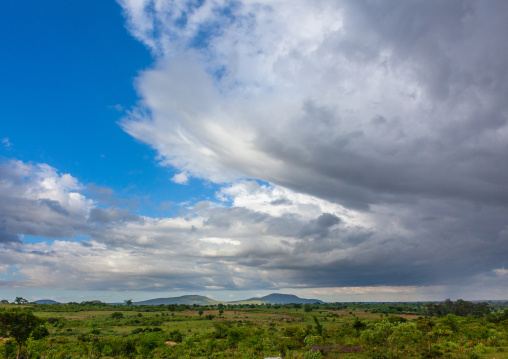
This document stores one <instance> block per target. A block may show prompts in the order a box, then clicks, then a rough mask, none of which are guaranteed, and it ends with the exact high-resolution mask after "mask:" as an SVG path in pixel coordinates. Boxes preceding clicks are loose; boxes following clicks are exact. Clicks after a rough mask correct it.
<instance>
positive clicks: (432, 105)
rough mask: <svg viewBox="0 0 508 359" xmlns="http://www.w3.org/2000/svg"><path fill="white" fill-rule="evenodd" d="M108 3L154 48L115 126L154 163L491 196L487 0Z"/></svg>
mask: <svg viewBox="0 0 508 359" xmlns="http://www.w3.org/2000/svg"><path fill="white" fill-rule="evenodd" d="M121 3H122V4H123V5H124V8H125V11H126V14H127V16H128V18H129V20H130V22H129V23H130V26H131V29H133V33H134V34H135V35H137V36H138V37H139V38H140V39H141V40H142V41H144V42H145V43H146V44H147V45H149V46H151V47H152V48H153V50H154V52H155V53H156V54H157V56H158V57H157V58H158V61H157V64H156V65H155V67H154V68H153V69H151V70H148V71H146V72H144V73H143V74H142V75H141V77H140V78H139V79H138V89H139V93H140V95H141V97H142V100H143V102H142V105H141V106H140V107H139V108H138V109H136V110H134V111H133V113H132V114H131V116H129V117H128V118H127V119H126V120H125V121H124V122H123V127H124V129H125V130H126V131H127V132H128V133H130V134H131V135H132V136H134V137H136V138H138V139H140V140H142V141H144V142H146V143H148V144H149V145H151V146H152V147H154V148H155V149H157V150H158V152H159V154H160V156H161V159H162V161H163V162H164V163H167V164H170V165H172V166H175V167H177V168H178V169H180V170H181V171H182V172H183V173H188V174H190V175H194V176H198V177H202V178H206V179H209V180H212V181H216V182H224V181H229V180H234V179H236V178H239V177H242V176H247V177H250V178H257V179H262V180H265V181H269V182H271V183H276V184H279V185H283V186H286V187H289V188H292V189H295V190H297V191H302V192H306V193H310V194H313V195H316V196H319V197H322V198H327V199H330V200H332V201H338V202H340V203H343V204H347V205H349V206H356V207H358V208H360V207H363V208H367V207H368V206H369V205H370V204H373V203H387V202H405V201H408V200H414V199H415V198H420V197H425V198H443V199H444V198H446V199H457V198H458V199H465V200H470V201H474V202H479V203H482V204H496V205H501V206H506V204H507V200H508V194H507V193H508V188H507V183H508V181H507V179H508V165H507V162H506V161H505V154H506V153H507V152H508V147H507V146H508V144H507V141H506V140H505V139H506V136H507V135H508V126H507V124H506V121H507V105H506V101H505V99H506V97H507V95H508V86H507V85H506V84H507V83H508V81H506V80H507V71H506V70H507V69H506V63H507V60H508V58H507V57H508V51H507V50H508V49H507V45H506V41H504V39H505V38H506V36H507V35H508V26H507V25H506V21H505V20H506V4H504V3H503V2H487V3H486V2H467V1H466V2H464V1H449V2H446V3H443V2H440V1H426V2H410V3H406V2H397V1H383V2H374V3H363V2H362V3H358V2H356V1H351V2H349V1H338V2H337V1H318V2H314V1H312V2H310V1H305V0H299V1H278V2H263V1H245V2H230V1H228V2H226V1H215V2H204V4H203V5H201V6H200V5H197V4H194V3H193V2H187V1H171V2H158V1H145V2H143V1H136V2H135V3H136V5H137V6H136V7H133V6H132V3H133V2H129V1H123V2H121ZM226 15H227V16H226ZM147 29H151V30H153V31H147Z"/></svg>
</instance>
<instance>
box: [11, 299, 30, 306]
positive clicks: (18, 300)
mask: <svg viewBox="0 0 508 359" xmlns="http://www.w3.org/2000/svg"><path fill="white" fill-rule="evenodd" d="M14 303H16V304H18V305H19V304H26V303H28V300H26V299H25V298H23V297H16V299H14Z"/></svg>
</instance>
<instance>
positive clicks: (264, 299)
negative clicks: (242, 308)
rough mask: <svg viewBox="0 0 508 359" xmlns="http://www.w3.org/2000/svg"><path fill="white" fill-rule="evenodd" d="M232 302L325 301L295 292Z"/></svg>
mask: <svg viewBox="0 0 508 359" xmlns="http://www.w3.org/2000/svg"><path fill="white" fill-rule="evenodd" d="M231 303H232V304H263V303H264V304H314V303H324V302H323V301H321V300H319V299H306V298H300V297H297V296H296V295H293V294H276V293H272V294H268V295H265V296H264V297H254V298H250V299H245V300H239V301H235V302H231Z"/></svg>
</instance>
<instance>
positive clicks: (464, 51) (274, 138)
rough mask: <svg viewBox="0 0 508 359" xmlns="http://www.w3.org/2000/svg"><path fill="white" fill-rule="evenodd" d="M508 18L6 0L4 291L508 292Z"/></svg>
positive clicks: (346, 5)
mask: <svg viewBox="0 0 508 359" xmlns="http://www.w3.org/2000/svg"><path fill="white" fill-rule="evenodd" d="M505 10H506V4H504V2H502V1H492V2H488V3H487V2H482V3H479V2H476V3H473V2H472V3H464V2H462V1H449V2H446V3H443V2H440V1H429V2H425V3H417V2H413V3H400V2H392V1H388V0H387V1H382V2H378V3H376V4H370V5H365V4H361V3H358V2H356V1H347V0H344V1H323V2H319V3H315V2H312V1H310V0H309V1H307V0H295V1H281V2H277V3H271V2H266V1H264V0H259V1H240V0H238V1H226V0H221V1H215V2H210V1H185V0H172V1H162V0H119V1H118V2H115V1H86V2H85V1H72V2H46V3H45V2H36V1H17V2H9V3H7V4H4V6H3V11H2V12H1V13H0V44H1V46H2V51H1V54H2V55H1V56H0V71H1V77H0V78H1V79H2V86H0V119H1V120H0V140H1V144H0V203H1V205H0V296H2V297H6V298H7V299H10V300H12V299H13V298H14V297H16V296H19V295H23V296H25V297H27V298H28V299H32V300H33V299H41V298H54V299H56V300H60V301H70V300H73V301H80V300H79V299H80V298H85V299H103V300H106V301H118V300H123V299H125V297H132V298H133V299H135V300H138V299H139V300H142V299H148V298H153V297H162V296H173V295H182V294H194V293H197V294H203V295H209V296H212V297H214V298H217V299H223V300H227V299H231V298H232V299H239V298H244V297H245V298H247V297H251V296H254V295H263V294H268V293H271V292H274V291H279V292H287V293H294V294H297V295H300V296H303V297H313V298H319V299H323V300H331V301H336V300H352V301H359V300H368V301H373V300H380V301H387V300H426V299H429V300H431V299H432V300H439V299H444V298H447V297H451V298H459V297H463V298H466V299H506V297H507V295H508V292H507V291H506V288H507V286H506V284H507V280H508V270H507V269H505V268H508V262H507V259H506V258H508V256H507V254H508V253H506V251H507V250H508V223H507V222H506V218H508V217H507V214H508V213H507V212H508V187H507V183H508V167H507V163H506V160H505V159H506V155H507V153H508V141H507V138H508V125H507V122H508V117H507V116H508V115H507V114H508V107H507V105H506V96H508V85H507V83H508V81H506V80H507V79H506V76H508V75H507V74H508V71H506V66H507V65H506V64H507V63H508V61H507V60H508V59H507V57H508V49H507V48H506V46H507V45H506V41H505V40H504V39H505V38H506V35H508V26H507V25H506V24H507V23H508V21H506V20H507V19H506V11H505ZM478 293H482V294H481V298H479V297H478V295H479V294H478ZM85 299H83V300H85Z"/></svg>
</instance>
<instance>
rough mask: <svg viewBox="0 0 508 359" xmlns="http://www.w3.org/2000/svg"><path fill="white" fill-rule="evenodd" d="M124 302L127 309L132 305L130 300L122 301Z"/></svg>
mask: <svg viewBox="0 0 508 359" xmlns="http://www.w3.org/2000/svg"><path fill="white" fill-rule="evenodd" d="M124 302H125V305H127V306H128V307H130V306H131V305H132V299H126V300H124Z"/></svg>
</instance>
